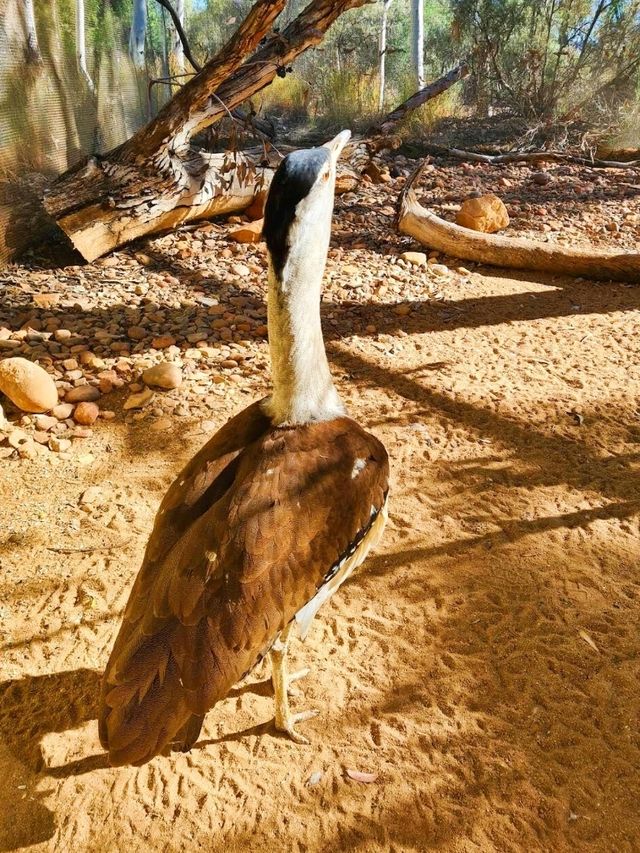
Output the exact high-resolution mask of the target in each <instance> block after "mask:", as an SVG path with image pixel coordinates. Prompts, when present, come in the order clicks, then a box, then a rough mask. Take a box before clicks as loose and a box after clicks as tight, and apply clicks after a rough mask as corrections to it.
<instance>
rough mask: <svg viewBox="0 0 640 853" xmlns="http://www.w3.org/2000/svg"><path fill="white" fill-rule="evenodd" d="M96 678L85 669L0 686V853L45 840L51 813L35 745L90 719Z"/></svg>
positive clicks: (50, 829)
mask: <svg viewBox="0 0 640 853" xmlns="http://www.w3.org/2000/svg"><path fill="white" fill-rule="evenodd" d="M99 683H100V676H99V674H98V673H96V672H94V671H92V670H89V669H78V670H74V671H69V672H57V673H53V674H51V675H40V676H29V675H27V676H24V677H23V678H18V679H14V680H11V681H4V682H2V683H0V744H1V746H0V791H2V792H3V795H2V796H0V850H3V851H4V850H16V849H18V848H22V847H29V846H31V845H33V844H38V843H41V842H44V841H46V840H47V839H49V838H51V837H52V836H53V834H54V832H55V829H56V823H55V816H54V814H53V813H52V812H51V811H50V810H49V809H48V808H47V807H46V806H45V805H44V804H43V802H42V799H43V798H44V797H45V796H47V794H48V792H47V791H40V790H39V789H38V783H39V782H40V781H41V779H42V774H43V771H44V767H45V762H44V757H43V753H42V746H41V741H42V739H43V737H44V736H45V735H47V734H50V733H52V732H65V731H68V730H69V729H73V728H76V727H77V726H80V725H81V724H82V723H85V722H87V721H89V720H93V719H95V717H96V713H97V699H98V689H99Z"/></svg>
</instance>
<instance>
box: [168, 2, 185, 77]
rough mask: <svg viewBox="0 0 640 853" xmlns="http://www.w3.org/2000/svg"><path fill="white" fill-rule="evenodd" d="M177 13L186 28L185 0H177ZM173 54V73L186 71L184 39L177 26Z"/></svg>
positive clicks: (174, 30) (174, 32) (174, 33)
mask: <svg viewBox="0 0 640 853" xmlns="http://www.w3.org/2000/svg"><path fill="white" fill-rule="evenodd" d="M174 8H175V10H176V14H177V16H178V18H179V19H180V23H181V24H182V27H183V29H184V0H176V3H175V6H174ZM171 52H172V54H173V61H172V65H173V69H172V70H173V73H174V74H183V73H184V48H183V47H182V40H181V39H180V36H179V35H178V32H177V30H176V29H175V27H174V28H173V46H172V51H171Z"/></svg>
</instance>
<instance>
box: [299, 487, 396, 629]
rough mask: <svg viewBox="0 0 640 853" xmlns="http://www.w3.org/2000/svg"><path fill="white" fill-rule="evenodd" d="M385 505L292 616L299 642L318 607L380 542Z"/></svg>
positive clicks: (385, 520) (385, 510) (384, 521)
mask: <svg viewBox="0 0 640 853" xmlns="http://www.w3.org/2000/svg"><path fill="white" fill-rule="evenodd" d="M387 503H388V500H385V502H384V504H383V506H382V508H381V510H380V512H379V513H378V515H377V517H376V519H375V521H374V522H373V524H372V525H371V527H370V528H369V531H368V533H367V534H366V535H365V537H364V538H363V539H362V541H361V542H360V543H359V545H358V547H357V548H356V549H355V551H353V553H351V554H347V555H346V556H345V557H344V558H343V559H342V560H341V562H340V563H339V564H338V567H337V570H336V572H335V573H334V574H333V575H332V576H331V578H330V579H329V580H328V581H327V582H326V583H324V584H323V585H322V586H321V587H320V589H319V590H318V591H317V592H316V594H315V595H314V596H313V598H312V599H310V601H308V602H307V603H306V604H305V605H304V607H301V608H300V610H298V612H297V613H296V615H295V616H294V619H295V620H296V622H297V623H298V632H299V634H300V639H301V640H304V638H305V637H306V636H307V633H308V632H309V628H310V627H311V622H312V621H313V617H314V616H315V615H316V613H317V612H318V610H319V609H320V607H321V606H322V605H323V604H324V603H325V601H328V600H329V599H330V598H331V596H332V595H333V593H334V592H335V591H336V590H337V589H338V587H339V586H340V585H341V584H342V583H343V582H344V581H346V579H347V578H348V577H349V576H350V575H351V574H352V573H353V571H354V570H355V569H357V568H358V566H359V565H360V564H361V563H363V562H364V560H365V559H366V557H367V555H368V553H369V551H370V550H371V549H372V548H375V546H376V545H377V544H378V542H379V541H380V538H381V536H382V533H383V531H384V527H385V524H386V523H387ZM372 509H373V507H372Z"/></svg>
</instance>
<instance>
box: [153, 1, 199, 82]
mask: <svg viewBox="0 0 640 853" xmlns="http://www.w3.org/2000/svg"><path fill="white" fill-rule="evenodd" d="M156 3H159V4H160V5H161V6H164V8H165V9H166V10H167V12H168V13H169V14H170V15H171V20H172V21H173V26H174V27H175V28H176V32H177V33H178V38H179V39H180V41H181V42H182V49H183V51H184V55H185V56H186V57H187V59H188V60H189V62H190V63H191V66H192V68H193V69H194V70H195V71H196V73H198V72H200V71H202V65H200V63H199V62H197V61H196V60H195V59H194V58H193V54H192V53H191V47H190V46H189V42H188V40H187V36H186V33H185V31H184V29H183V27H182V22H181V21H180V18H179V17H178V13H177V12H176V10H175V9H174V8H173V6H172V5H171V3H169V0H156Z"/></svg>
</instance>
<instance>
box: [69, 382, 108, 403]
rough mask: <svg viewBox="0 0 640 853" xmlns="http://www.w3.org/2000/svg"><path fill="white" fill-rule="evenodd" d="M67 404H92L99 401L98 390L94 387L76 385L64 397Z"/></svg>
mask: <svg viewBox="0 0 640 853" xmlns="http://www.w3.org/2000/svg"><path fill="white" fill-rule="evenodd" d="M64 399H65V402H67V403H93V402H95V401H96V400H99V399H100V389H99V388H96V387H95V385H78V386H77V387H76V388H72V389H71V390H70V391H67V393H66V394H65V395H64Z"/></svg>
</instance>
